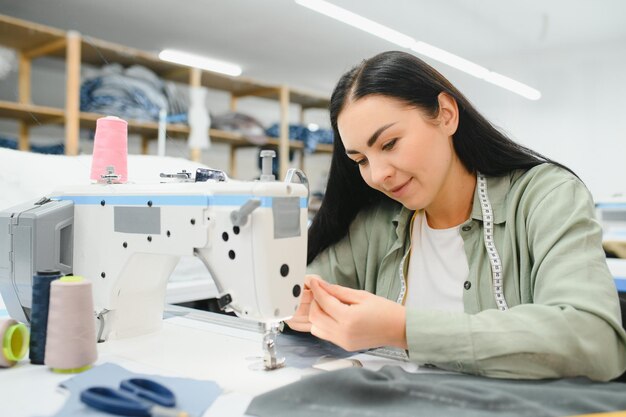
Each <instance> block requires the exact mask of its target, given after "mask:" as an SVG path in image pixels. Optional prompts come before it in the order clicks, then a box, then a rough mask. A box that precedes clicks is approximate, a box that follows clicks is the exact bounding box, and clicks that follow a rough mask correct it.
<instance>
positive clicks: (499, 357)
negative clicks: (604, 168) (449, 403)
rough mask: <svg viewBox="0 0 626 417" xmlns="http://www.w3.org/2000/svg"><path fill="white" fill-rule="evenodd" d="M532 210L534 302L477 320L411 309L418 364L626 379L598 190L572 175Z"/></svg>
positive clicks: (412, 350)
mask: <svg viewBox="0 0 626 417" xmlns="http://www.w3.org/2000/svg"><path fill="white" fill-rule="evenodd" d="M531 200H532V201H531ZM523 204H525V205H526V206H525V207H521V209H522V210H525V211H526V213H527V216H526V218H525V220H524V221H525V224H526V226H525V227H526V231H527V236H526V239H527V244H528V248H529V254H530V257H531V259H532V262H531V269H530V271H529V273H527V275H528V276H527V277H522V278H521V279H528V280H530V281H531V286H532V295H533V303H527V304H520V305H516V306H514V307H512V308H510V309H509V310H508V311H505V312H501V311H498V310H496V309H490V310H484V311H481V312H479V313H477V314H467V313H441V312H417V311H407V342H408V345H409V355H410V357H411V359H412V360H413V361H416V362H418V363H432V364H435V365H438V366H440V367H442V368H444V369H451V370H455V371H461V372H468V373H475V374H482V375H485V376H490V377H500V378H558V377H574V376H587V377H589V378H591V379H594V380H602V381H606V380H610V379H613V378H615V377H617V376H619V375H620V374H621V373H622V372H624V369H625V368H626V334H625V332H624V330H623V328H622V326H621V318H620V309H619V300H618V297H617V291H616V288H615V284H614V282H613V278H612V276H611V274H610V272H609V270H608V267H607V265H606V259H605V255H604V252H603V251H602V246H601V236H602V231H601V228H600V225H599V224H598V223H597V222H596V221H595V220H594V206H593V201H592V198H591V196H590V194H589V192H588V191H587V189H586V188H585V186H584V185H583V184H582V183H581V182H580V181H578V180H577V179H573V178H572V179H570V180H567V181H565V182H562V183H560V184H558V185H556V186H554V188H552V189H551V190H550V191H549V192H547V193H543V195H541V196H537V197H535V198H533V199H529V201H525V202H523ZM518 236H519V235H518ZM470 261H471V260H470Z"/></svg>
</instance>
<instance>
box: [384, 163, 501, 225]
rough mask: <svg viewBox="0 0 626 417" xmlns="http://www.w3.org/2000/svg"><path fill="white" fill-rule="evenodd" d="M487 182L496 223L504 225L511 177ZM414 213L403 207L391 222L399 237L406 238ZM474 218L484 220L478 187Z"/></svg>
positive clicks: (495, 178) (493, 178) (475, 194)
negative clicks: (406, 231) (405, 234)
mask: <svg viewBox="0 0 626 417" xmlns="http://www.w3.org/2000/svg"><path fill="white" fill-rule="evenodd" d="M485 179H486V180H487V196H488V197H489V201H490V202H491V208H492V209H493V215H494V223H495V224H500V223H504V221H505V219H506V208H507V202H506V195H507V194H508V192H509V189H510V188H511V175H504V176H502V177H488V176H485ZM413 213H414V211H413V210H409V209H407V208H406V207H402V208H401V209H400V210H398V212H397V213H396V215H395V216H394V217H393V219H392V220H391V221H392V223H393V225H394V226H395V227H396V233H397V235H398V236H404V232H405V230H406V228H407V227H408V225H409V223H410V221H411V218H412V216H413ZM471 216H472V218H473V219H475V220H480V221H482V220H483V213H482V211H481V209H480V200H479V196H478V187H476V190H475V191H474V202H473V205H472V214H471Z"/></svg>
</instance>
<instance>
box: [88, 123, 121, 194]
mask: <svg viewBox="0 0 626 417" xmlns="http://www.w3.org/2000/svg"><path fill="white" fill-rule="evenodd" d="M127 161H128V123H126V121H125V120H122V119H120V118H119V117H115V116H107V117H101V118H99V119H98V120H97V121H96V136H95V138H94V143H93V159H92V161H91V176H90V178H91V179H92V180H96V181H98V182H104V180H103V179H102V175H106V174H108V171H107V167H110V166H112V167H113V168H114V169H115V174H116V175H119V176H120V177H119V179H118V180H116V181H112V182H120V183H122V182H126V181H127V180H128V162H127Z"/></svg>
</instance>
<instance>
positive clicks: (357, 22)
mask: <svg viewBox="0 0 626 417" xmlns="http://www.w3.org/2000/svg"><path fill="white" fill-rule="evenodd" d="M295 2H296V3H298V4H299V5H301V6H304V7H307V8H309V9H311V10H314V11H316V12H318V13H321V14H323V15H326V16H328V17H332V18H333V19H336V20H339V21H340V22H343V23H345V24H348V25H350V26H353V27H355V28H358V29H361V30H363V31H365V32H368V33H370V34H372V35H374V36H377V37H379V38H381V39H384V40H386V41H389V42H391V43H394V44H396V45H398V46H400V47H402V48H407V49H410V50H412V51H414V52H417V53H418V54H420V55H424V56H427V57H428V58H431V59H434V60H436V61H439V62H441V63H443V64H446V65H449V66H451V67H452V68H456V69H458V70H460V71H463V72H465V73H467V74H470V75H473V76H474V77H477V78H480V79H483V80H485V81H487V82H490V83H492V84H495V85H497V86H499V87H502V88H505V89H507V90H509V91H512V92H514V93H516V94H519V95H521V96H522V97H525V98H527V99H529V100H538V99H539V98H540V97H541V93H540V92H539V91H538V90H536V89H534V88H532V87H529V86H527V85H526V84H523V83H521V82H519V81H515V80H513V79H511V78H509V77H505V76H504V75H501V74H498V73H495V72H492V71H489V70H488V69H487V68H485V67H483V66H480V65H478V64H476V63H474V62H472V61H469V60H467V59H465V58H461V57H460V56H458V55H454V54H452V53H450V52H448V51H445V50H443V49H441V48H437V47H436V46H433V45H430V44H427V43H426V42H422V41H416V40H415V39H413V38H411V37H410V36H407V35H405V34H403V33H400V32H398V31H396V30H393V29H391V28H388V27H387V26H384V25H381V24H380V23H376V22H374V21H372V20H370V19H367V18H365V17H363V16H360V15H358V14H356V13H353V12H351V11H349V10H346V9H343V8H341V7H338V6H335V5H334V4H332V3H329V2H327V1H324V0H295Z"/></svg>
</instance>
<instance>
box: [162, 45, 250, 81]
mask: <svg viewBox="0 0 626 417" xmlns="http://www.w3.org/2000/svg"><path fill="white" fill-rule="evenodd" d="M159 59H162V60H163V61H168V62H173V63H175V64H181V65H187V66H189V67H195V68H201V69H204V70H207V71H213V72H219V73H221V74H226V75H232V76H234V77H237V76H239V75H241V67H240V66H239V65H235V64H231V63H228V62H224V61H218V60H216V59H211V58H207V57H204V56H200V55H195V54H190V53H188V52H183V51H177V50H175V49H164V50H162V51H161V52H160V53H159Z"/></svg>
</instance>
